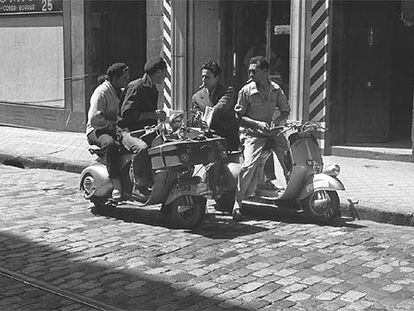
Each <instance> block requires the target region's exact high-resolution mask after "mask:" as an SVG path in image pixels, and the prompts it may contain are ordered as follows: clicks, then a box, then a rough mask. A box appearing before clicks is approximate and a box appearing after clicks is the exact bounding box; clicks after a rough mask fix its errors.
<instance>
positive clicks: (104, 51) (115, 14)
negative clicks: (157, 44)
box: [85, 0, 147, 109]
mask: <svg viewBox="0 0 414 311" xmlns="http://www.w3.org/2000/svg"><path fill="white" fill-rule="evenodd" d="M146 25H147V18H146V1H145V0H135V1H130V0H118V1H116V0H112V1H111V0H105V1H94V0H88V1H85V28H86V29H85V32H86V35H85V48H86V51H85V52H86V67H87V68H86V72H87V73H88V77H87V81H88V85H87V88H88V89H87V94H86V95H87V99H89V97H90V95H91V94H92V92H93V90H94V88H95V86H96V79H97V77H98V76H99V75H100V74H102V73H105V70H106V68H107V67H108V66H109V65H111V64H112V63H114V62H125V63H126V64H128V66H129V71H130V76H131V79H136V78H137V77H139V76H141V75H142V73H143V67H144V64H145V60H146V33H147V27H146ZM86 108H87V109H88V107H86Z"/></svg>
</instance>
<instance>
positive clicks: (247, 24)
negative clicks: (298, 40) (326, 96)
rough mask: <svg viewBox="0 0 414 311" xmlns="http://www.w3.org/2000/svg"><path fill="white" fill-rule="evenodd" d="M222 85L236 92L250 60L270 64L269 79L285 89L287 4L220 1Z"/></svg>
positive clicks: (280, 0)
mask: <svg viewBox="0 0 414 311" xmlns="http://www.w3.org/2000/svg"><path fill="white" fill-rule="evenodd" d="M220 22H221V26H222V28H221V33H220V39H221V47H220V48H221V59H220V62H221V63H222V64H223V67H224V78H225V82H226V83H228V84H231V85H233V86H235V87H236V89H240V88H241V87H242V86H243V85H244V84H245V83H246V81H247V78H248V76H247V68H248V63H249V60H250V57H252V56H259V55H260V56H265V57H267V59H268V60H269V61H270V71H269V74H270V78H271V79H272V80H274V81H275V82H276V83H278V84H279V85H280V86H281V87H282V88H283V89H284V91H285V92H286V93H287V92H288V89H289V51H290V32H289V29H290V0H278V1H271V0H255V1H231V0H230V1H220Z"/></svg>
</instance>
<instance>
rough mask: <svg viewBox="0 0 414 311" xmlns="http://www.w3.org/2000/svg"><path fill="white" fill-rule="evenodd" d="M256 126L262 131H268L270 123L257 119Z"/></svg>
mask: <svg viewBox="0 0 414 311" xmlns="http://www.w3.org/2000/svg"><path fill="white" fill-rule="evenodd" d="M256 128H257V130H259V131H260V132H261V133H266V132H268V131H269V130H270V126H269V124H267V123H266V122H263V121H256Z"/></svg>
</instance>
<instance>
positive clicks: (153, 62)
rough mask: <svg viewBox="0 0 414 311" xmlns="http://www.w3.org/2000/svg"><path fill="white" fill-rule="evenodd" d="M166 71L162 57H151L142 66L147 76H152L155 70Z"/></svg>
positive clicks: (165, 64)
mask: <svg viewBox="0 0 414 311" xmlns="http://www.w3.org/2000/svg"><path fill="white" fill-rule="evenodd" d="M163 69H167V63H166V62H165V60H164V59H163V58H162V57H159V56H157V57H152V58H150V59H149V60H147V62H146V63H145V65H144V72H145V73H147V74H153V73H154V72H156V71H157V70H163Z"/></svg>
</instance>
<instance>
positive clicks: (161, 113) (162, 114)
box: [155, 109, 167, 121]
mask: <svg viewBox="0 0 414 311" xmlns="http://www.w3.org/2000/svg"><path fill="white" fill-rule="evenodd" d="M155 116H156V118H157V119H159V120H161V121H165V120H166V119H167V114H166V113H165V111H164V110H161V109H158V110H155Z"/></svg>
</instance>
